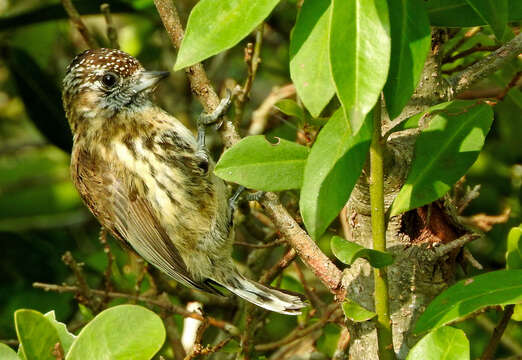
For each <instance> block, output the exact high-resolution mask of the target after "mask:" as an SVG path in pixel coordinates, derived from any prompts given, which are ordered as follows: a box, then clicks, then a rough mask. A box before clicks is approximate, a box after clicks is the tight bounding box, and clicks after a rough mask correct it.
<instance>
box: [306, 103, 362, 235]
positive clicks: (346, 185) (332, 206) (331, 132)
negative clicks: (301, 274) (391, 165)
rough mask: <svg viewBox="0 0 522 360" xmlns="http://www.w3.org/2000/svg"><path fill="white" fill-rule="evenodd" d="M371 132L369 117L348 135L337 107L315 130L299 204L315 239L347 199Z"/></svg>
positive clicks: (348, 126)
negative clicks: (326, 120)
mask: <svg viewBox="0 0 522 360" xmlns="http://www.w3.org/2000/svg"><path fill="white" fill-rule="evenodd" d="M368 118H369V117H368ZM371 132H372V122H371V119H369V121H366V122H365V123H364V125H363V127H362V128H361V130H360V131H359V133H358V134H357V135H355V136H352V132H351V130H350V124H349V123H348V121H347V120H346V119H345V117H344V114H343V111H342V110H341V109H339V110H337V111H336V112H335V114H334V115H332V117H331V118H330V120H328V122H327V123H326V125H325V126H324V127H323V128H322V130H321V131H320V132H319V135H318V136H317V139H316V141H315V143H314V145H313V147H312V150H311V152H310V156H309V157H308V160H307V161H306V166H305V170H304V178H303V187H302V188H301V199H300V203H299V205H300V210H301V215H302V216H303V221H304V223H305V225H306V229H307V230H308V233H309V234H310V235H311V236H312V238H314V239H315V240H317V239H319V238H320V237H321V235H322V234H323V233H324V232H325V230H326V228H327V227H328V226H329V225H330V223H331V222H332V220H333V219H335V217H336V216H337V215H339V212H340V211H341V209H342V208H343V206H344V205H345V204H346V201H348V198H349V197H350V194H351V192H352V189H353V187H354V185H355V183H356V182H357V179H358V178H359V175H360V174H361V171H362V168H363V166H364V163H365V162H366V154H367V153H368V148H369V146H370V139H371Z"/></svg>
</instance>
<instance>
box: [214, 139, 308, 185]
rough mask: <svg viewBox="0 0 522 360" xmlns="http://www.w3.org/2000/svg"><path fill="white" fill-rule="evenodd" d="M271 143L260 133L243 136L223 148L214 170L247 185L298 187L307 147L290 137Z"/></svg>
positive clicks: (232, 180)
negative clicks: (231, 144) (291, 139)
mask: <svg viewBox="0 0 522 360" xmlns="http://www.w3.org/2000/svg"><path fill="white" fill-rule="evenodd" d="M276 140H277V142H276V143H271V142H270V141H268V140H267V139H266V138H265V137H264V136H263V135H255V136H247V137H246V138H244V139H242V140H241V141H240V142H238V143H237V144H235V145H234V146H232V147H231V148H230V149H228V150H227V151H225V152H224V153H223V155H222V156H221V158H220V159H219V161H218V163H217V165H216V168H215V169H214V172H215V173H216V175H217V176H219V177H220V178H222V179H224V180H226V181H231V182H235V183H237V184H240V185H243V186H246V187H247V188H250V189H256V190H265V191H281V190H288V189H299V188H300V187H301V184H302V183H303V170H304V166H305V162H306V158H307V157H308V153H309V149H308V148H307V147H305V146H302V145H299V144H296V143H294V142H291V141H287V140H283V139H276Z"/></svg>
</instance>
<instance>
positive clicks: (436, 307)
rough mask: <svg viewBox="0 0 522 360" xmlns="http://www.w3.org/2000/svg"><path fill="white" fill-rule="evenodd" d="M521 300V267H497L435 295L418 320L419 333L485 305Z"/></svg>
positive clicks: (516, 302) (416, 328) (512, 302)
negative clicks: (498, 268)
mask: <svg viewBox="0 0 522 360" xmlns="http://www.w3.org/2000/svg"><path fill="white" fill-rule="evenodd" d="M521 302H522V270H499V271H491V272H488V273H486V274H482V275H478V276H475V277H472V278H469V279H465V280H461V281H459V282H458V283H456V284H455V285H453V286H451V287H450V288H448V289H447V290H445V291H444V292H442V293H441V294H439V296H437V297H436V298H435V300H433V301H432V302H431V303H430V304H429V305H428V308H427V309H426V311H424V313H423V314H422V315H421V316H420V318H419V320H417V324H416V326H415V332H416V333H420V332H424V331H428V330H431V329H433V328H438V327H441V326H443V325H446V324H448V323H450V322H453V321H456V320H459V319H462V318H463V317H465V316H466V315H468V314H471V313H473V312H475V311H478V310H480V309H482V308H484V307H486V306H493V305H509V304H518V303H521Z"/></svg>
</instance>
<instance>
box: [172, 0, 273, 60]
mask: <svg viewBox="0 0 522 360" xmlns="http://www.w3.org/2000/svg"><path fill="white" fill-rule="evenodd" d="M278 2H279V0H256V1H250V0H227V1H215V0H201V1H199V2H198V3H197V4H196V6H194V8H192V11H191V12H190V16H189V19H188V23H187V30H186V33H185V37H184V38H183V42H182V43H181V48H180V49H179V53H178V58H177V60H176V65H174V70H179V69H182V68H184V67H187V66H190V65H194V64H195V63H197V62H200V61H203V60H205V59H207V58H209V57H211V56H212V55H216V54H217V53H219V52H221V51H223V50H226V49H229V48H231V47H232V46H234V45H236V44H237V43H238V42H239V41H240V40H241V39H243V38H244V37H246V36H247V35H248V34H250V32H252V30H254V28H255V27H256V26H257V25H259V24H260V23H261V22H262V21H263V20H264V19H265V18H266V17H267V16H268V15H269V14H270V12H272V10H273V9H274V7H275V6H276V5H277V3H278Z"/></svg>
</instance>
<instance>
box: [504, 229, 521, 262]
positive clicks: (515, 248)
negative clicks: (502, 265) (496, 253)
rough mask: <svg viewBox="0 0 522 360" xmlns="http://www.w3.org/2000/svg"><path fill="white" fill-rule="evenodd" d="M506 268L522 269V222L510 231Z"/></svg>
mask: <svg viewBox="0 0 522 360" xmlns="http://www.w3.org/2000/svg"><path fill="white" fill-rule="evenodd" d="M506 269H508V270H509V269H522V224H521V225H519V226H517V227H514V228H512V229H511V230H510V231H509V234H508V240H507V251H506Z"/></svg>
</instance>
